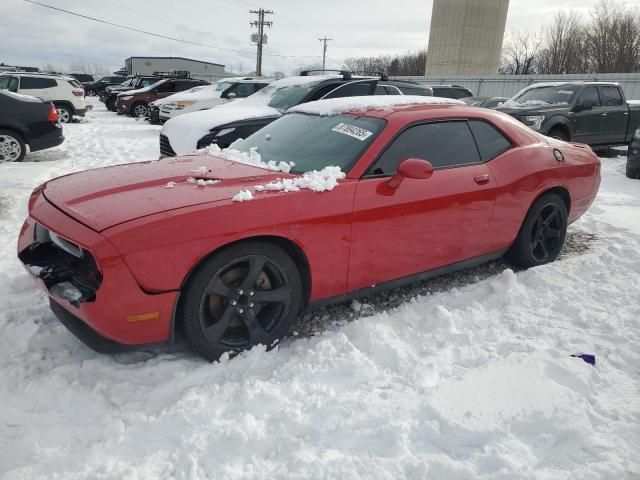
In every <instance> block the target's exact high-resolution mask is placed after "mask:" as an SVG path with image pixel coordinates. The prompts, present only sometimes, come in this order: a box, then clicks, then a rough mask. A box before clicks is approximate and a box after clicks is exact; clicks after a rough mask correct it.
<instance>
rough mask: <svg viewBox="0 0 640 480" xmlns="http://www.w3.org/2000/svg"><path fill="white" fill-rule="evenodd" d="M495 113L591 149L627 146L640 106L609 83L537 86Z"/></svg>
mask: <svg viewBox="0 0 640 480" xmlns="http://www.w3.org/2000/svg"><path fill="white" fill-rule="evenodd" d="M496 110H499V111H501V112H505V113H508V114H509V115H511V116H513V117H514V118H516V119H518V120H519V121H521V122H522V123H524V124H525V125H528V126H529V127H531V128H532V129H533V130H536V131H537V132H540V133H542V134H544V135H548V136H550V137H554V138H557V139H559V140H564V141H572V142H580V143H586V144H587V145H591V146H594V147H596V146H615V145H628V144H629V142H631V138H632V137H633V134H634V132H635V131H636V129H637V128H638V127H639V126H640V104H635V103H634V104H629V103H627V101H626V99H625V95H624V92H623V91H622V88H621V87H620V85H619V84H617V83H610V82H558V83H539V84H534V85H531V86H530V87H527V88H525V89H524V90H522V91H521V92H519V93H517V94H516V95H515V96H514V97H513V98H511V99H510V100H508V101H507V102H505V103H504V104H503V105H502V106H501V107H498V108H497V109H496Z"/></svg>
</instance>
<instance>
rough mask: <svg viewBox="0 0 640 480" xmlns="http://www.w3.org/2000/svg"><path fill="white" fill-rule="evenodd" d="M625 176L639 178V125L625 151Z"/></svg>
mask: <svg viewBox="0 0 640 480" xmlns="http://www.w3.org/2000/svg"><path fill="white" fill-rule="evenodd" d="M627 177H629V178H637V179H640V127H638V129H637V130H636V131H635V133H634V134H633V138H632V139H631V143H630V144H629V150H628V152H627Z"/></svg>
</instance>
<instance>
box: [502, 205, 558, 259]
mask: <svg viewBox="0 0 640 480" xmlns="http://www.w3.org/2000/svg"><path fill="white" fill-rule="evenodd" d="M566 235H567V207H566V205H565V203H564V200H562V198H560V197H559V196H558V195H556V194H555V193H547V194H544V195H542V196H541V197H540V198H539V199H538V200H536V202H535V203H534V204H533V206H532V207H531V208H530V209H529V212H528V213H527V216H526V217H525V219H524V222H523V223H522V227H520V232H518V236H517V237H516V240H515V242H514V243H513V245H512V246H511V249H510V250H509V251H508V252H507V259H508V260H509V261H510V262H511V263H512V264H513V265H515V266H516V267H520V268H530V267H537V266H539V265H544V264H546V263H550V262H553V261H554V260H555V259H556V258H558V255H559V254H560V250H562V245H563V244H564V239H565V237H566Z"/></svg>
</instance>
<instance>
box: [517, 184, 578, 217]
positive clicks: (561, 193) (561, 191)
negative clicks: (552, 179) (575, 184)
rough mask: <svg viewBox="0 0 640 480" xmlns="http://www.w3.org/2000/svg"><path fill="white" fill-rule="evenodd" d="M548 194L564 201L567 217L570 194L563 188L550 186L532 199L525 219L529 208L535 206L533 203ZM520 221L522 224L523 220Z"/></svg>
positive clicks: (569, 210)
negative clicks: (553, 194) (552, 194)
mask: <svg viewBox="0 0 640 480" xmlns="http://www.w3.org/2000/svg"><path fill="white" fill-rule="evenodd" d="M549 193H555V194H556V195H558V196H559V197H560V198H561V199H562V200H563V201H564V205H565V207H567V216H568V215H569V213H570V212H571V194H570V193H569V190H568V189H567V188H566V187H565V186H563V185H555V186H550V187H547V188H545V189H544V190H542V191H541V192H540V193H539V194H538V195H537V196H536V197H535V198H534V199H533V201H532V202H531V204H530V205H529V208H527V212H526V213H525V217H526V215H527V214H528V213H529V211H530V210H531V208H532V207H533V206H534V205H535V203H536V202H537V201H538V200H539V199H540V197H542V196H543V195H547V194H549ZM522 221H523V222H524V219H523V220H522Z"/></svg>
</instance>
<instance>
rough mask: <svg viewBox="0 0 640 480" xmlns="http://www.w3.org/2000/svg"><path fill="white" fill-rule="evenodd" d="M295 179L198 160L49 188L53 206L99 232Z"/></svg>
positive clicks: (86, 174) (71, 178) (128, 167)
mask: <svg viewBox="0 0 640 480" xmlns="http://www.w3.org/2000/svg"><path fill="white" fill-rule="evenodd" d="M293 177H295V175H293V174H287V173H285V172H278V171H272V170H266V169H264V168H260V167H258V166H254V165H247V164H243V163H240V162H230V161H227V160H225V159H223V158H219V157H213V156H208V155H207V156H199V155H193V156H189V157H180V158H173V159H170V160H154V161H151V162H141V163H129V164H124V165H117V166H113V167H106V168H97V169H93V170H85V171H82V172H78V173H73V174H71V175H66V176H63V177H59V178H56V179H54V180H51V181H49V182H47V183H46V185H45V187H44V190H43V193H44V196H45V197H46V198H47V200H48V201H49V202H51V203H52V204H54V205H55V206H56V207H57V208H59V209H60V210H62V211H63V212H65V213H66V214H67V215H69V216H71V217H73V218H75V219H76V220H78V221H79V222H80V223H82V224H84V225H86V226H88V227H89V228H91V229H93V230H95V231H102V230H105V229H107V228H109V227H112V226H114V225H118V224H120V223H124V222H128V221H130V220H134V219H136V218H140V217H144V216H147V215H153V214H156V213H161V212H165V211H168V210H174V209H178V208H182V207H189V206H193V205H198V204H203V203H212V202H219V201H224V200H231V198H232V197H234V196H235V195H236V194H237V193H238V191H239V190H240V189H249V188H251V189H253V187H254V186H255V185H257V184H261V183H272V182H277V181H281V180H282V179H286V178H293Z"/></svg>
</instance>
